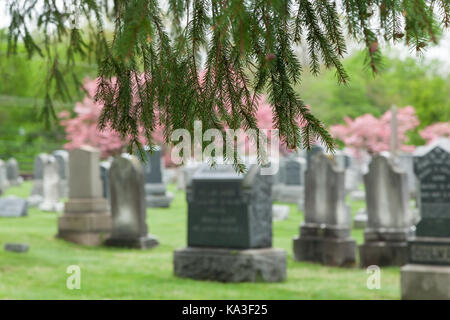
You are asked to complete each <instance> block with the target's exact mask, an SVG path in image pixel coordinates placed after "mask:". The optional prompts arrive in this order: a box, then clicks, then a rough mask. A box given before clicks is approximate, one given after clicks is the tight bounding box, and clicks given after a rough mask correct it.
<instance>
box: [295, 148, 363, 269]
mask: <svg viewBox="0 0 450 320" xmlns="http://www.w3.org/2000/svg"><path fill="white" fill-rule="evenodd" d="M305 179H306V181H305V221H304V222H303V223H302V224H301V225H300V237H296V238H295V239H294V259H295V260H298V261H312V262H319V263H323V264H326V265H333V266H350V265H353V264H354V263H355V241H354V240H353V239H352V238H351V237H350V225H351V214H350V208H349V207H348V206H347V205H346V204H345V188H344V186H345V173H344V171H343V170H339V168H338V167H337V166H336V164H335V162H334V161H332V160H331V159H330V158H329V157H328V156H327V155H325V154H323V153H317V154H316V155H315V156H314V157H312V158H311V161H310V164H309V166H308V169H307V170H306V174H305Z"/></svg>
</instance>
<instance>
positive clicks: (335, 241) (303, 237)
mask: <svg viewBox="0 0 450 320" xmlns="http://www.w3.org/2000/svg"><path fill="white" fill-rule="evenodd" d="M293 248H294V260H297V261H310V262H318V263H322V264H325V265H329V266H339V267H350V266H353V265H354V264H355V262H356V257H355V251H356V242H355V241H354V240H353V239H351V238H350V229H348V228H338V227H334V228H332V227H326V228H320V227H315V226H313V225H312V224H302V225H301V226H300V237H296V238H294V246H293Z"/></svg>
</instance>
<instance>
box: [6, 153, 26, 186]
mask: <svg viewBox="0 0 450 320" xmlns="http://www.w3.org/2000/svg"><path fill="white" fill-rule="evenodd" d="M6 175H7V177H8V181H9V184H10V185H12V186H17V185H20V184H21V183H22V182H23V179H22V177H21V176H20V175H19V163H18V162H17V160H16V159H14V158H11V159H9V160H8V161H7V162H6Z"/></svg>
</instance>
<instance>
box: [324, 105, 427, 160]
mask: <svg viewBox="0 0 450 320" xmlns="http://www.w3.org/2000/svg"><path fill="white" fill-rule="evenodd" d="M391 117H392V114H391V111H390V110H389V111H386V112H385V113H384V114H383V115H382V116H381V117H380V118H379V119H378V118H376V117H374V116H373V115H371V114H364V115H362V116H360V117H358V118H356V119H354V120H353V119H350V118H348V117H347V118H345V119H344V120H345V122H346V124H345V125H343V124H338V125H334V126H331V128H330V131H331V134H332V135H333V136H334V137H335V138H337V139H339V140H342V142H344V144H345V145H346V147H348V148H349V149H351V150H352V151H353V152H354V153H355V154H356V155H359V154H360V153H361V152H367V153H369V154H374V153H378V152H381V151H388V150H389V141H390V136H391V126H390V122H391ZM418 125H419V119H418V118H417V116H416V113H415V111H414V108H413V107H411V106H407V107H404V108H401V109H399V110H398V111H397V137H398V143H399V149H400V150H402V151H406V152H412V151H414V146H411V145H406V143H407V142H408V137H407V136H406V133H407V132H408V131H410V130H413V129H414V128H416V127H417V126H418Z"/></svg>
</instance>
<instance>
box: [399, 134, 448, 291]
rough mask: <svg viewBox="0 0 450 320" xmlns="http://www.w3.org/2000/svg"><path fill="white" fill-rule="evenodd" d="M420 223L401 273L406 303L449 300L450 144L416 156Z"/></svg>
mask: <svg viewBox="0 0 450 320" xmlns="http://www.w3.org/2000/svg"><path fill="white" fill-rule="evenodd" d="M414 172H415V174H416V176H417V178H418V180H419V188H418V190H417V191H418V193H419V195H418V196H419V208H420V213H421V220H420V221H419V223H418V224H417V227H416V236H415V237H414V238H412V239H410V241H408V264H407V265H406V266H404V267H403V268H402V269H401V285H402V298H403V299H450V140H448V139H440V140H437V141H436V142H434V143H432V144H431V145H429V146H427V147H424V148H418V149H417V150H416V152H415V153H414Z"/></svg>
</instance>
